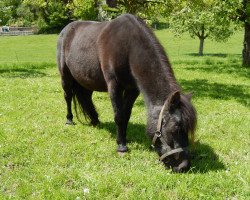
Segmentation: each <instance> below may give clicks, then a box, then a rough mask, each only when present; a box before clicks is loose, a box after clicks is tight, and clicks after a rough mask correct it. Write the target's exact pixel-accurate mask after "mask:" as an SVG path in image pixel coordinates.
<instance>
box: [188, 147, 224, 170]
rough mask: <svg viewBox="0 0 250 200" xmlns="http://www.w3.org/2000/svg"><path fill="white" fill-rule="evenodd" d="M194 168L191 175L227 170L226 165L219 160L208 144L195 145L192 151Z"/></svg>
mask: <svg viewBox="0 0 250 200" xmlns="http://www.w3.org/2000/svg"><path fill="white" fill-rule="evenodd" d="M191 156H192V167H191V170H190V173H207V172H209V171H218V170H225V169H226V167H225V165H224V164H223V163H222V162H221V161H220V160H219V157H218V155H216V153H215V152H214V150H213V149H212V148H211V147H210V146H209V145H207V144H202V143H200V142H198V143H196V144H195V148H194V149H192V151H191Z"/></svg>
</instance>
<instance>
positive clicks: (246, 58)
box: [242, 22, 250, 67]
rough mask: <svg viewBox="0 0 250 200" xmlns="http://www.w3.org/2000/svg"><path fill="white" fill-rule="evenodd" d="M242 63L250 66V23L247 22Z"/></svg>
mask: <svg viewBox="0 0 250 200" xmlns="http://www.w3.org/2000/svg"><path fill="white" fill-rule="evenodd" d="M242 65H243V66H248V67H250V24H249V23H247V22H245V35H244V42H243V51H242Z"/></svg>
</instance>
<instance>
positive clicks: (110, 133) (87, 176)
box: [0, 30, 250, 199]
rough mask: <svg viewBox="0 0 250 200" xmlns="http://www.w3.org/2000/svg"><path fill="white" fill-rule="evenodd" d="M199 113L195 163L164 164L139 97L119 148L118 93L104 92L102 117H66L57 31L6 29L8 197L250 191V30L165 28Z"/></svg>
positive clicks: (1, 66) (233, 194) (2, 136)
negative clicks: (247, 43) (225, 34)
mask: <svg viewBox="0 0 250 200" xmlns="http://www.w3.org/2000/svg"><path fill="white" fill-rule="evenodd" d="M156 34H157V36H158V37H159V38H160V40H161V42H162V44H163V45H164V47H166V49H167V52H168V54H169V57H170V60H171V62H172V64H173V68H174V71H175V75H176V77H177V80H178V81H179V82H180V84H181V86H182V87H183V90H184V91H186V92H189V91H192V92H193V103H194V105H195V107H196V109H197V113H198V128H197V132H196V140H197V142H196V145H195V147H193V149H192V154H193V162H192V169H191V170H190V171H189V172H188V173H186V174H174V173H171V172H170V171H168V170H165V169H164V167H163V165H162V164H161V163H160V162H159V161H158V160H157V159H158V157H157V155H156V153H155V152H154V151H151V150H150V148H149V146H150V141H148V139H147V137H146V136H145V123H146V111H145V108H144V103H143V100H142V98H141V97H140V98H139V99H138V100H137V101H136V103H135V106H134V108H133V114H132V117H131V120H130V123H129V127H128V140H129V144H128V147H129V148H130V152H129V153H127V154H126V155H125V156H123V157H121V156H119V155H117V153H116V151H115V149H116V142H115V125H114V122H113V112H112V107H111V103H110V100H109V97H108V95H107V94H105V93H95V94H94V102H95V104H96V107H97V110H98V112H99V115H100V120H101V122H102V124H101V125H100V126H99V127H98V128H93V127H91V126H89V125H87V124H85V125H84V126H83V125H81V124H80V123H79V122H78V123H77V125H76V126H65V125H64V123H65V114H66V111H65V103H64V99H63V92H62V89H61V85H60V77H59V74H58V71H57V67H56V64H55V48H56V38H57V36H56V35H39V36H27V37H22V36H19V37H1V38H0V88H1V92H0V100H1V103H0V199H249V198H250V193H249V191H250V190H249V182H250V171H249V164H250V162H249V149H250V145H249V141H250V132H249V130H250V126H249V125H250V124H249V121H250V115H249V111H250V109H249V99H250V98H249V97H250V90H249V86H250V80H249V69H247V68H242V67H241V57H240V53H241V48H242V33H238V34H236V35H234V36H233V37H232V38H231V39H230V40H229V41H228V42H227V43H222V44H220V43H215V42H212V41H206V43H205V56H204V57H198V56H196V54H195V53H196V52H197V49H198V41H197V40H193V39H191V38H189V37H188V36H187V35H185V36H183V37H181V38H174V37H173V35H172V34H171V33H170V32H169V31H166V30H162V31H157V32H156Z"/></svg>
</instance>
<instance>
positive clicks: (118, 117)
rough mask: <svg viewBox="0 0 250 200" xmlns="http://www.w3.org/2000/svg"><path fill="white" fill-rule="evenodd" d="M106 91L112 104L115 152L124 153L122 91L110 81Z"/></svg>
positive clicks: (124, 134) (125, 149)
mask: <svg viewBox="0 0 250 200" xmlns="http://www.w3.org/2000/svg"><path fill="white" fill-rule="evenodd" d="M108 91H109V95H110V99H111V102H112V106H113V110H114V120H115V124H116V130H117V139H116V141H117V144H118V146H117V151H118V152H126V151H128V148H127V146H126V143H127V141H126V128H125V127H126V125H125V117H124V113H123V92H124V91H123V89H122V88H121V87H119V86H118V85H117V83H116V81H111V82H109V83H108Z"/></svg>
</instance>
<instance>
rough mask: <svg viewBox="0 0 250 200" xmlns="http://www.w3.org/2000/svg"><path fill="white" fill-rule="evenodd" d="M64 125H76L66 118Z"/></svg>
mask: <svg viewBox="0 0 250 200" xmlns="http://www.w3.org/2000/svg"><path fill="white" fill-rule="evenodd" d="M65 124H66V125H76V124H75V123H74V122H73V121H72V120H70V119H68V120H67V121H66V123H65Z"/></svg>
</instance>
